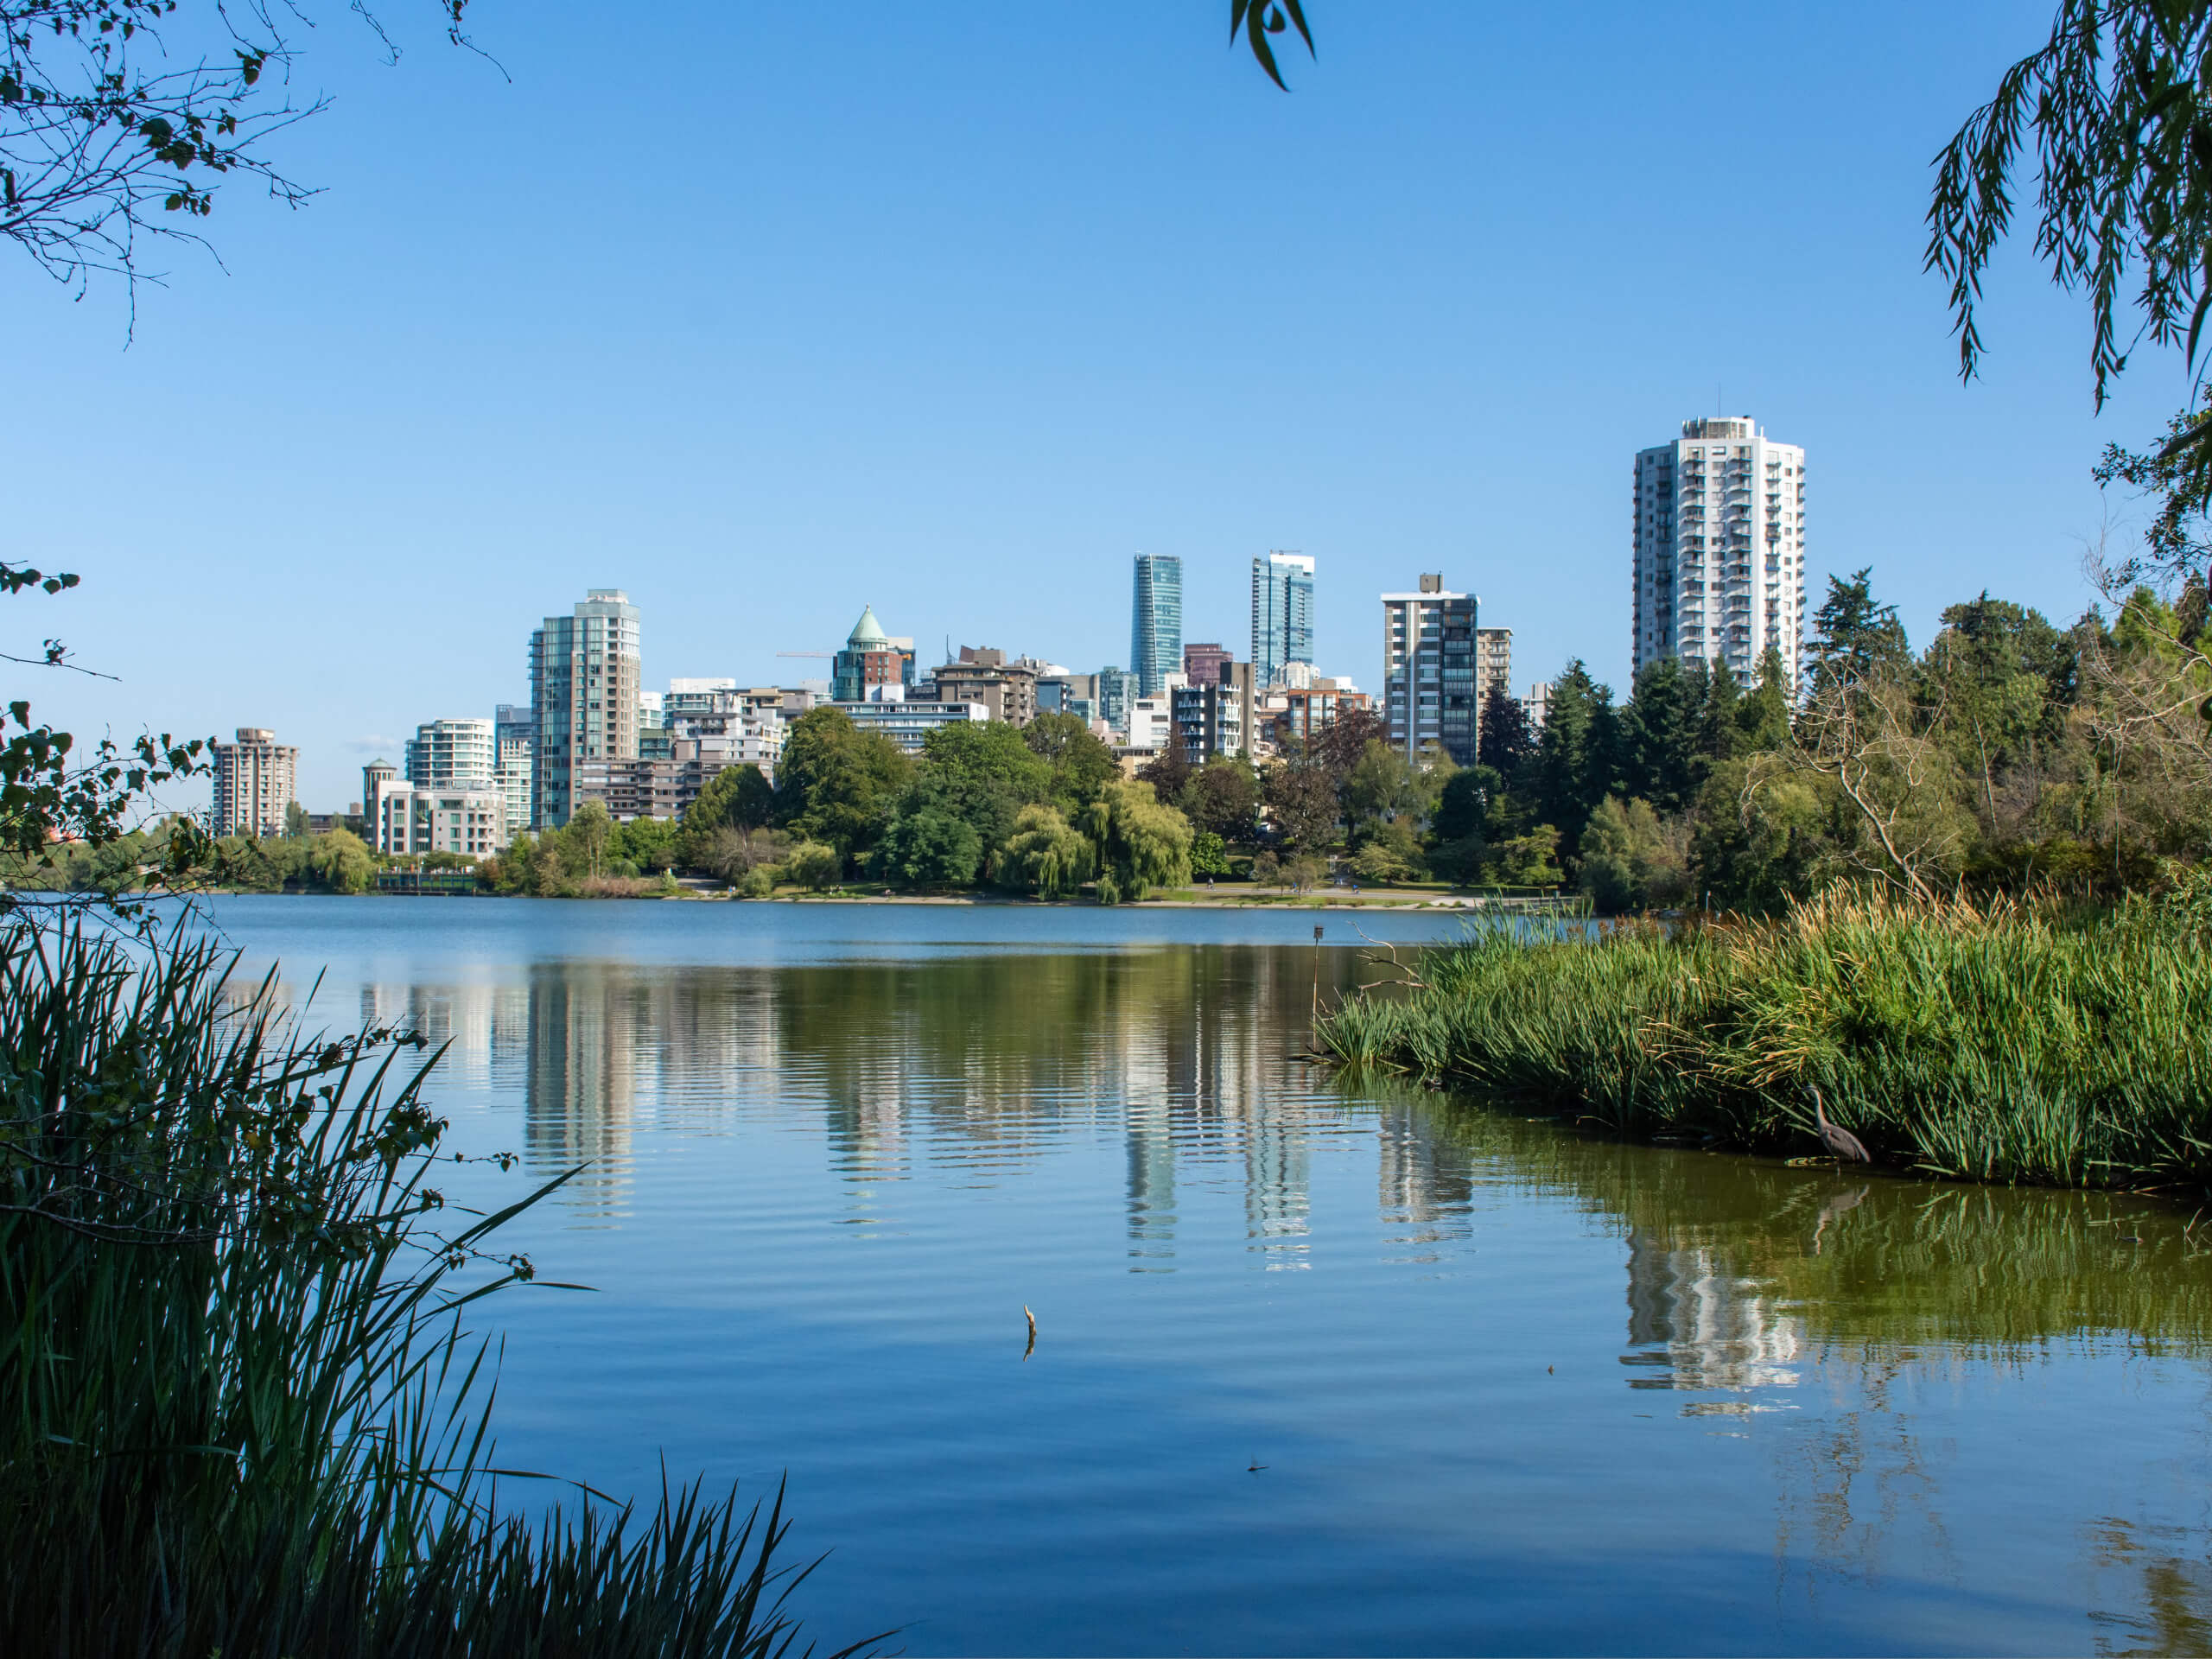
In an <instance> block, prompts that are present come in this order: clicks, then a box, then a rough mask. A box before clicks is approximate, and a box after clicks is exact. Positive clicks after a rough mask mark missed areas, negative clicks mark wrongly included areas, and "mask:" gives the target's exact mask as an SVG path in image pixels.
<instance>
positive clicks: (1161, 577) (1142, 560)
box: [1129, 553, 1183, 697]
mask: <svg viewBox="0 0 2212 1659" xmlns="http://www.w3.org/2000/svg"><path fill="white" fill-rule="evenodd" d="M1129 667H1130V670H1131V671H1133V672H1134V673H1135V675H1136V677H1137V695H1138V696H1141V697H1156V696H1159V695H1160V693H1161V692H1162V691H1164V690H1166V687H1167V677H1168V676H1169V675H1171V674H1179V673H1181V672H1182V671H1183V561H1182V560H1180V559H1179V558H1177V557H1176V556H1174V555H1173V554H1172V553H1140V554H1138V555H1137V563H1136V586H1135V594H1134V596H1133V601H1132V603H1131V606H1130V613H1129Z"/></svg>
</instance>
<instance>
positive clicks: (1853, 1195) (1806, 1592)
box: [1384, 1090, 2212, 1653]
mask: <svg viewBox="0 0 2212 1659" xmlns="http://www.w3.org/2000/svg"><path fill="white" fill-rule="evenodd" d="M1388 1097H1389V1102H1390V1103H1389V1105H1388V1106H1386V1107H1385V1109H1384V1110H1385V1116H1386V1117H1387V1116H1388V1114H1389V1112H1391V1111H1402V1112H1408V1113H1411V1114H1413V1115H1414V1116H1417V1117H1424V1118H1426V1119H1427V1122H1428V1124H1429V1133H1430V1135H1431V1137H1432V1144H1433V1147H1434V1156H1435V1159H1436V1161H1437V1163H1438V1165H1439V1166H1441V1167H1445V1168H1449V1167H1452V1166H1455V1165H1456V1166H1459V1167H1462V1168H1465V1169H1466V1170H1468V1171H1469V1172H1470V1174H1471V1179H1474V1180H1475V1182H1476V1183H1477V1184H1478V1185H1479V1184H1481V1183H1482V1182H1483V1181H1484V1180H1485V1179H1503V1180H1505V1181H1507V1182H1510V1184H1512V1185H1515V1186H1517V1187H1519V1188H1521V1189H1522V1190H1524V1191H1529V1192H1538V1193H1543V1194H1553V1195H1561V1196H1565V1197H1567V1198H1571V1199H1572V1200H1573V1202H1575V1203H1576V1204H1577V1205H1580V1206H1581V1207H1582V1208H1583V1209H1584V1210H1585V1211H1586V1212H1587V1213H1588V1214H1589V1215H1590V1216H1591V1217H1592V1220H1593V1221H1594V1222H1595V1223H1596V1224H1598V1225H1599V1226H1601V1227H1603V1228H1605V1229H1606V1230H1610V1231H1617V1232H1618V1233H1619V1234H1621V1235H1623V1236H1624V1241H1625V1243H1626V1245H1627V1249H1628V1307H1629V1317H1628V1339H1629V1351H1628V1352H1627V1353H1625V1354H1624V1356H1623V1360H1624V1364H1625V1365H1626V1367H1627V1368H1628V1371H1629V1376H1628V1379H1627V1380H1628V1382H1629V1385H1630V1387H1632V1388H1645V1389H1649V1388H1654V1387H1656V1388H1661V1389H1680V1390H1696V1391H1698V1392H1700V1394H1702V1395H1704V1396H1706V1397H1704V1398H1701V1399H1699V1400H1695V1401H1691V1402H1688V1403H1687V1405H1686V1406H1685V1408H1684V1414H1685V1415H1692V1416H1697V1417H1703V1418H1712V1419H1719V1420H1720V1421H1716V1422H1714V1423H1713V1429H1714V1432H1718V1433H1726V1432H1729V1431H1728V1429H1727V1427H1726V1420H1727V1419H1729V1418H1731V1417H1743V1418H1751V1417H1754V1416H1755V1415H1756V1416H1758V1418H1759V1419H1760V1420H1761V1421H1766V1422H1769V1423H1771V1424H1774V1425H1776V1426H1777V1430H1779V1432H1776V1433H1766V1434H1762V1435H1761V1436H1759V1439H1760V1440H1761V1441H1762V1442H1763V1444H1764V1446H1765V1447H1766V1448H1767V1449H1768V1450H1769V1451H1770V1453H1771V1455H1772V1456H1773V1458H1774V1459H1775V1466H1776V1480H1775V1484H1776V1491H1777V1510H1776V1522H1775V1525H1776V1572H1777V1594H1781V1593H1783V1592H1791V1591H1794V1592H1798V1593H1801V1594H1802V1595H1803V1596H1804V1597H1805V1598H1806V1599H1807V1600H1808V1601H1815V1600H1817V1599H1818V1595H1819V1590H1820V1586H1821V1582H1822V1580H1827V1579H1833V1578H1838V1577H1843V1576H1849V1577H1852V1578H1854V1579H1859V1580H1870V1579H1873V1578H1876V1577H1878V1575H1879V1574H1880V1573H1883V1572H1884V1571H1885V1570H1887V1569H1889V1568H1891V1567H1894V1566H1896V1565H1897V1564H1899V1563H1909V1564H1910V1570H1911V1572H1912V1573H1914V1574H1915V1575H1916V1576H1917V1575H1923V1574H1926V1573H1930V1572H1931V1571H1932V1572H1935V1573H1942V1572H1943V1571H1946V1570H1947V1564H1952V1563H1955V1554H1954V1551H1953V1547H1952V1543H1951V1540H1950V1536H1949V1528H1948V1522H1947V1518H1946V1503H1945V1490H1944V1484H1943V1473H1944V1466H1945V1464H1946V1461H1947V1459H1948V1449H1947V1448H1946V1447H1945V1446H1943V1445H1942V1443H1940V1442H1937V1443H1935V1444H1923V1437H1922V1435H1921V1433H1920V1432H1919V1429H1918V1423H1917V1417H1916V1412H1915V1410H1914V1408H1913V1406H1912V1401H1913V1400H1914V1399H1915V1398H1916V1395H1918V1394H1919V1393H1920V1392H1921V1391H1922V1390H1924V1389H1926V1388H1927V1387H1928V1386H1929V1383H1931V1382H1940V1381H1942V1380H1944V1379H1945V1378H1946V1377H1947V1376H1950V1375H1952V1374H1955V1372H1957V1371H1958V1370H1961V1369H1962V1368H1963V1367H1964V1366H1965V1365H1967V1363H1969V1362H1972V1363H1974V1364H1975V1365H1976V1366H1977V1368H1980V1369H1986V1368H1987V1367H1990V1366H1998V1367H2008V1366H2009V1367H2025V1366H2027V1365H2029V1364H2031V1363H2034V1362H2035V1361H2037V1359H2039V1358H2042V1357H2047V1356H2048V1355H2049V1354H2050V1352H2051V1351H2053V1350H2054V1349H2055V1348H2058V1347H2062V1346H2064V1345H2068V1344H2082V1345H2084V1346H2087V1345H2089V1344H2099V1345H2102V1344H2106V1343H2107V1341H2108V1339H2109V1338H2112V1337H2113V1336H2122V1337H2125V1338H2127V1341H2128V1345H2129V1347H2130V1349H2131V1350H2132V1351H2133V1352H2135V1353H2138V1354H2152V1355H2177V1356H2184V1355H2185V1356H2190V1357H2198V1356H2202V1354H2203V1352H2204V1351H2205V1347H2206V1344H2207V1340H2208V1338H2212V1253H2207V1252H2205V1251H2202V1250H2200V1249H2198V1248H2197V1247H2196V1244H2194V1243H2192V1242H2191V1238H2190V1217H2187V1216H2185V1215H2183V1214H2178V1213H2175V1212H2173V1211H2169V1210H2164V1209H2161V1208H2158V1207H2156V1206H2153V1205H2148V1204H2145V1203H2142V1202H2141V1201H2139V1200H2133V1199H2130V1198H2126V1197H2121V1196H2114V1195H2109V1194H2088V1193H2073V1192H2050V1191H2039V1190H2019V1191H2008V1190H2005V1189H1998V1188H1970V1187H1961V1186H1951V1185H1934V1184H1923V1183H1916V1182H1910V1181H1901V1180H1889V1179H1880V1178H1869V1177H1867V1176H1866V1175H1862V1174H1852V1173H1847V1172H1842V1171H1839V1170H1835V1169H1833V1168H1823V1167H1807V1168H1801V1169H1792V1168H1788V1167H1785V1166H1781V1165H1777V1164H1773V1163H1762V1162H1755V1161H1752V1160H1746V1159H1742V1158H1736V1157H1730V1156H1726V1155H1721V1154H1703V1153H1693V1152H1679V1151H1665V1150H1656V1149H1653V1148H1649V1147H1626V1146H1622V1145H1618V1144H1617V1143H1613V1142H1609V1141H1599V1140H1594V1139H1592V1140H1586V1139H1583V1138H1581V1137H1580V1136H1577V1135H1571V1134H1567V1133H1563V1132H1561V1131H1560V1129H1558V1128H1555V1127H1554V1126H1552V1125H1550V1124H1537V1123H1529V1122H1525V1121H1523V1120H1522V1119H1521V1118H1519V1117H1517V1116H1509V1115H1506V1114H1503V1113H1492V1112H1488V1111H1484V1110H1479V1109H1470V1108H1468V1107H1465V1106H1464V1105H1459V1104H1455V1103H1452V1102H1449V1101H1446V1100H1442V1099H1439V1098H1437V1097H1435V1096H1425V1095H1422V1094H1419V1093H1415V1092H1413V1091H1408V1090H1391V1091H1389V1096H1388ZM2202 1231H2203V1229H2202V1228H2199V1229H2197V1232H2198V1233H2200V1234H2201V1233H2202ZM2122 1235H2125V1236H2127V1237H2130V1238H2136V1239H2139V1240H2140V1241H2141V1242H2140V1243H2125V1244H2123V1243H2121V1241H2120V1236H2122ZM1820 1365H1825V1366H1826V1367H1827V1374H1828V1377H1829V1379H1830V1380H1831V1381H1832V1382H1833V1383H1834V1384H1835V1395H1834V1400H1833V1402H1831V1403H1832V1409H1830V1410H1828V1411H1827V1412H1826V1413H1823V1414H1820V1415H1818V1416H1812V1415H1807V1416H1804V1417H1793V1418H1789V1419H1783V1418H1781V1417H1779V1416H1775V1417H1768V1416H1765V1415H1764V1414H1765V1413H1766V1412H1768V1411H1770V1410H1772V1409H1774V1408H1775V1407H1776V1406H1777V1405H1782V1404H1784V1403H1786V1402H1783V1400H1782V1399H1781V1398H1780V1397H1779V1396H1778V1395H1773V1396H1772V1397H1769V1398H1765V1399H1763V1398H1762V1395H1770V1391H1773V1390H1778V1389H1784V1388H1787V1387H1789V1386H1790V1385H1791V1384H1793V1383H1796V1384H1797V1385H1798V1386H1800V1387H1801V1388H1802V1387H1806V1386H1810V1384H1811V1383H1812V1382H1813V1381H1814V1380H1815V1379H1814V1377H1813V1376H1812V1373H1813V1372H1814V1370H1815V1367H1816V1366H1820ZM1716 1396H1718V1397H1716ZM1743 1427H1750V1425H1749V1424H1748V1423H1745V1424H1744V1425H1743ZM1952 1497H1953V1501H1954V1502H1955V1503H1964V1504H1967V1505H1969V1506H1972V1505H1976V1504H1979V1503H1981V1502H1983V1500H1982V1498H1981V1497H1980V1495H1979V1494H1977V1493H1974V1492H1970V1491H1961V1492H1957V1493H1954V1494H1952ZM1997 1524H1999V1525H2000V1526H2001V1525H2003V1524H2004V1521H2003V1518H2002V1517H2001V1516H2000V1517H1998V1519H1997ZM2123 1534H2124V1529H2121V1531H2120V1532H2115V1533H2113V1534H2112V1537H2113V1538H2120V1537H2122V1535H2123ZM2125 1542H2126V1548H2120V1547H2119V1546H2117V1545H2114V1544H2112V1543H2111V1542H2110V1541H2107V1543H2106V1544H2105V1545H2103V1546H2101V1552H2102V1555H2103V1557H2105V1558H2107V1559H2105V1560H2104V1561H2103V1562H2102V1566H2103V1567H2104V1568H2105V1571H2104V1572H2103V1573H2102V1574H2101V1576H2105V1577H2109V1576H2110V1572H2111V1568H2112V1567H2113V1565H2114V1564H2118V1565H2120V1566H2123V1567H2125V1568H2126V1572H2125V1573H2123V1574H2122V1581H2121V1582H2120V1583H2119V1584H2118V1585H2116V1586H2113V1589H2112V1591H2111V1592H2110V1598H2109V1599H2111V1601H2112V1602H2113V1604H2114V1605H2117V1606H2120V1607H2121V1608H2125V1609H2127V1610H2128V1611H2118V1612H2106V1613H2098V1614H2096V1615H2095V1616H2094V1617H2095V1618H2097V1619H2098V1620H2099V1622H2100V1623H2101V1624H2102V1625H2103V1626H2104V1627H2105V1634H2103V1635H2101V1637H2100V1643H2101V1649H2102V1650H2104V1651H2108V1652H2122V1651H2128V1652H2144V1653H2170V1652H2171V1653H2182V1652H2190V1653H2201V1652H2204V1651H2207V1650H2208V1637H2212V1563H2208V1562H2207V1561H2206V1560H2204V1559H2203V1556H2204V1553H2205V1547H2204V1540H2203V1535H2202V1533H2201V1532H2197V1531H2194V1530H2191V1531H2188V1532H2186V1533H2183V1532H2181V1531H2176V1532H2174V1533H2173V1534H2171V1535H2168V1536H2165V1537H2164V1538H2162V1539H2161V1540H2160V1541H2159V1542H2158V1545H2157V1546H2156V1547H2152V1546H2145V1545H2140V1544H2138V1543H2137V1542H2135V1541H2133V1539H2132V1538H2126V1540H2125ZM1948 1570H1953V1571H1955V1566H1952V1567H1949V1568H1948Z"/></svg>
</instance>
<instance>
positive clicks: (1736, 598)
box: [1630, 416, 1805, 686]
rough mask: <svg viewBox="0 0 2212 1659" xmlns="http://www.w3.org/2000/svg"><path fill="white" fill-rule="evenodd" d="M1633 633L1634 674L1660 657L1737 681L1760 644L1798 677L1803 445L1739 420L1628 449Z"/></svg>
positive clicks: (1753, 667) (1745, 676) (1709, 423)
mask: <svg viewBox="0 0 2212 1659" xmlns="http://www.w3.org/2000/svg"><path fill="white" fill-rule="evenodd" d="M1631 512H1632V515H1633V518H1634V523H1635V527H1636V528H1635V544H1636V567H1635V581H1636V599H1635V604H1634V607H1633V609H1634V613H1635V617H1636V623H1635V630H1636V631H1635V638H1634V639H1632V640H1631V641H1630V655H1631V657H1632V658H1634V660H1635V664H1636V666H1637V669H1639V670H1641V669H1642V668H1643V665H1644V664H1646V663H1656V662H1657V661H1659V660H1660V659H1661V658H1665V657H1683V658H1690V657H1696V658H1704V659H1705V660H1707V662H1713V663H1719V664H1725V665H1726V667H1727V668H1728V669H1729V670H1730V671H1732V672H1733V673H1734V675H1735V676H1736V678H1737V679H1738V681H1739V682H1742V683H1750V682H1751V681H1753V680H1756V679H1757V678H1758V672H1759V664H1760V662H1761V661H1762V660H1763V659H1764V657H1765V655H1766V653H1767V652H1769V651H1773V652H1777V653H1778V654H1779V655H1780V656H1781V658H1782V670H1783V674H1784V675H1785V676H1786V677H1787V679H1786V682H1785V683H1787V684H1789V685H1792V686H1794V685H1796V683H1797V658H1798V652H1799V649H1800V647H1801V645H1802V643H1803V639H1804V632H1805V452H1804V451H1803V450H1802V449H1801V448H1798V447H1797V446H1796V445H1795V444H1791V443H1776V442H1772V441H1771V440H1770V439H1769V438H1768V437H1767V436H1766V435H1764V433H1762V432H1760V431H1759V429H1758V426H1757V424H1756V423H1753V422H1752V420H1751V418H1750V417H1749V416H1701V417H1700V418H1698V419H1695V420H1688V421H1684V422H1683V423H1682V435H1681V437H1680V438H1678V439H1677V440H1675V442H1672V443H1666V444H1661V445H1659V446H1658V447H1657V448H1651V449H1645V450H1642V451H1640V452H1638V454H1637V457H1636V494H1635V500H1634V504H1633V506H1632V509H1631Z"/></svg>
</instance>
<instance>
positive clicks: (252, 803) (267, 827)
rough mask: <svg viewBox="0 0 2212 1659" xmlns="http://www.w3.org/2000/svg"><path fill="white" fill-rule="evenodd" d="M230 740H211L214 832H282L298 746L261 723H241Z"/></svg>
mask: <svg viewBox="0 0 2212 1659" xmlns="http://www.w3.org/2000/svg"><path fill="white" fill-rule="evenodd" d="M299 773H300V752H299V751H298V750H297V749H296V748H294V747H291V746H290V745H289V744H286V743H279V742H278V741H277V734H276V733H274V732H272V731H270V729H269V728H267V727H265V726H241V727H239V728H238V741H236V742H234V743H218V744H217V745H215V803H214V811H213V815H212V816H213V819H214V828H215V833H216V834H217V835H219V836H281V835H283V833H284V809H285V808H286V807H288V806H289V805H290V804H292V801H293V799H294V798H295V797H296V796H297V795H298V793H299V788H300V778H299Z"/></svg>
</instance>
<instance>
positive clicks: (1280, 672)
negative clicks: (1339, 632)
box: [1252, 553, 1313, 691]
mask: <svg viewBox="0 0 2212 1659" xmlns="http://www.w3.org/2000/svg"><path fill="white" fill-rule="evenodd" d="M1293 663H1301V664H1304V665H1305V666H1306V667H1307V668H1311V667H1313V560H1312V559H1311V558H1309V557H1308V556H1306V555H1305V554H1303V553H1270V554H1268V556H1267V557H1265V558H1264V559H1255V560H1253V561H1252V683H1253V685H1254V686H1255V687H1256V688H1258V689H1259V690H1262V691H1264V690H1268V688H1269V687H1271V686H1277V685H1281V684H1283V683H1285V682H1286V681H1287V680H1288V678H1289V677H1290V675H1289V669H1290V665H1291V664H1293Z"/></svg>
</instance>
